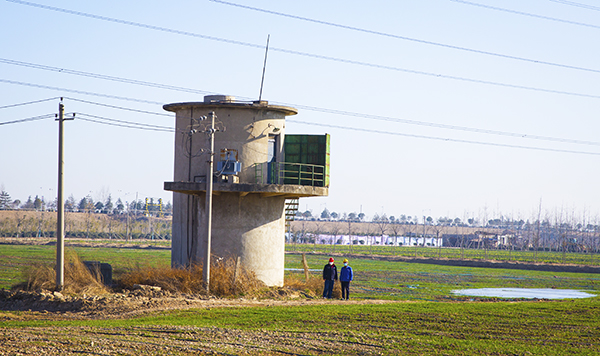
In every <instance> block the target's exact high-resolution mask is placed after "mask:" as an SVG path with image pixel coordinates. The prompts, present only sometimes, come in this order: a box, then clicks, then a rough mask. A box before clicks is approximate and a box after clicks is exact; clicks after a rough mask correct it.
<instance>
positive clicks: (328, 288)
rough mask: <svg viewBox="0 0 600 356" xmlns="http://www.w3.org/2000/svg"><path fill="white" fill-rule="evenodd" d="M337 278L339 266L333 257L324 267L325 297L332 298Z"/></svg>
mask: <svg viewBox="0 0 600 356" xmlns="http://www.w3.org/2000/svg"><path fill="white" fill-rule="evenodd" d="M337 279H338V277H337V267H336V266H335V264H334V263H333V257H331V258H329V263H328V264H326V265H325V267H323V281H324V282H325V286H324V287H323V298H328V299H330V298H331V294H332V293H333V284H334V283H335V281H337Z"/></svg>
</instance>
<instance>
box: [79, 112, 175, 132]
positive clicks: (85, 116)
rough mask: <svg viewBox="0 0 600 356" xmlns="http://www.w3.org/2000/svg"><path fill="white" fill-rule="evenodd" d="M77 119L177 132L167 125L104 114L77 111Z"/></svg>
mask: <svg viewBox="0 0 600 356" xmlns="http://www.w3.org/2000/svg"><path fill="white" fill-rule="evenodd" d="M77 119H78V120H83V121H89V122H94V123H97V124H103V125H110V126H118V127H125V128H130V129H139V130H148V131H161V132H175V129H174V128H171V127H165V126H157V125H144V124H140V123H137V122H133V121H123V120H115V119H109V118H106V117H102V116H97V115H90V114H85V113H79V112H78V113H77Z"/></svg>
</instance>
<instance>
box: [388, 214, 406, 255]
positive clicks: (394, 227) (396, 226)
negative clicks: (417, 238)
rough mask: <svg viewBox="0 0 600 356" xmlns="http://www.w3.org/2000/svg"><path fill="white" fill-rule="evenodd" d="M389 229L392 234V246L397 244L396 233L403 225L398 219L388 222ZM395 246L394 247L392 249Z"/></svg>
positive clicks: (397, 233)
mask: <svg viewBox="0 0 600 356" xmlns="http://www.w3.org/2000/svg"><path fill="white" fill-rule="evenodd" d="M390 230H392V236H394V246H396V247H397V246H398V235H400V233H401V232H402V231H403V230H404V228H403V225H401V224H400V223H399V222H398V220H396V221H394V223H393V224H390ZM395 250H396V248H394V251H395Z"/></svg>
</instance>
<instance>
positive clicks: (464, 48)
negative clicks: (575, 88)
mask: <svg viewBox="0 0 600 356" xmlns="http://www.w3.org/2000/svg"><path fill="white" fill-rule="evenodd" d="M209 1H212V2H215V3H218V4H224V5H229V6H235V7H239V8H242V9H247V10H253V11H258V12H263V13H267V14H271V15H277V16H283V17H288V18H291V19H295V20H301V21H307V22H312V23H317V24H320V25H326V26H332V27H338V28H342V29H346V30H352V31H358V32H363V33H368V34H372V35H377V36H383V37H388V38H394V39H400V40H405V41H411V42H417V43H422V44H427V45H432V46H438V47H443V48H450V49H454V50H459V51H465V52H471V53H477V54H484V55H488V56H494V57H500V58H505V59H512V60H517V61H523V62H529V63H535V64H544V65H548V66H554V67H560V68H566V69H574V70H580V71H585V72H592V73H600V70H598V69H591V68H584V67H578V66H571V65H567V64H560V63H553V62H547V61H541V60H537V59H531V58H524V57H519V56H511V55H507V54H501V53H495V52H488V51H483V50H478V49H473V48H467V47H461V46H454V45H449V44H445V43H439V42H433V41H427V40H421V39H417V38H411V37H406V36H400V35H395V34H391V33H387V32H381V31H374V30H369V29H365V28H360V27H354V26H349V25H342V24H339V23H334V22H328V21H323V20H316V19H311V18H308V17H302V16H297V15H290V14H286V13H283V12H277V11H272V10H266V9H261V8H257V7H252V6H246V5H241V4H236V3H232V2H227V1H221V0H209ZM551 1H554V0H551Z"/></svg>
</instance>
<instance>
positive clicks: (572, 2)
mask: <svg viewBox="0 0 600 356" xmlns="http://www.w3.org/2000/svg"><path fill="white" fill-rule="evenodd" d="M550 1H552V2H557V3H559V4H564V5H570V6H575V7H581V8H583V9H588V10H594V11H600V7H599V6H594V5H588V4H581V3H578V2H574V1H566V0H550Z"/></svg>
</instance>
